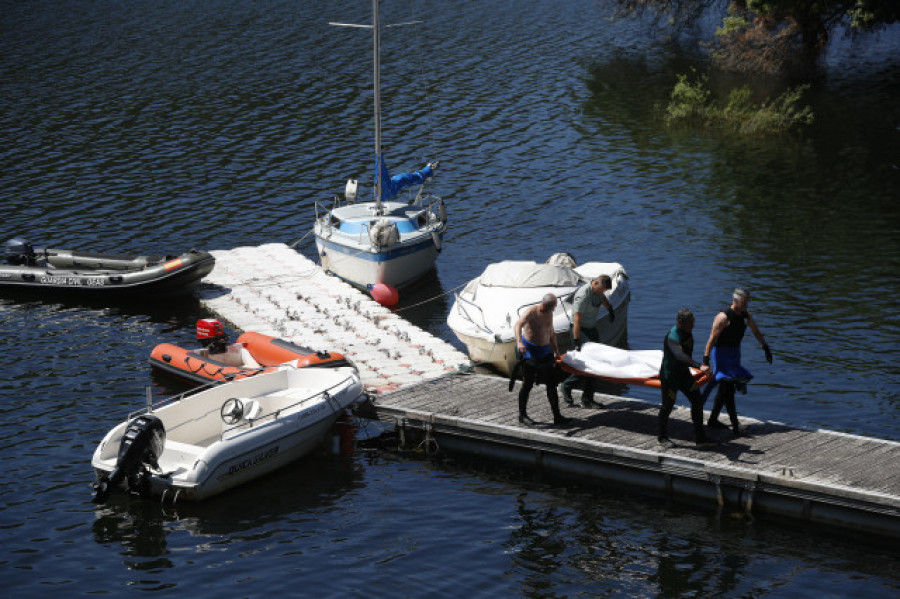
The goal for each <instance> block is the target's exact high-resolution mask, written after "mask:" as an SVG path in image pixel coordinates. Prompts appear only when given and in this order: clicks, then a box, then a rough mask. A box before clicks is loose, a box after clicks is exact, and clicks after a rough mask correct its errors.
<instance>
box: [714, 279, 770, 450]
mask: <svg viewBox="0 0 900 599" xmlns="http://www.w3.org/2000/svg"><path fill="white" fill-rule="evenodd" d="M749 303H750V294H749V293H748V292H747V290H746V289H741V288H740V287H738V288H737V289H735V290H734V293H733V294H732V297H731V306H730V307H728V308H726V309H725V310H723V311H721V312H719V313H718V314H717V315H716V318H715V320H713V326H712V331H710V333H709V340H708V341H707V342H706V351H704V352H703V363H704V364H710V363H711V365H712V371H713V374H714V375H715V380H714V381H713V382H712V383H711V384H710V386H709V387H707V389H706V393H705V395H707V396H708V395H709V393H710V391H712V388H713V387H715V386H716V385H718V387H719V390H718V392H717V393H716V398H715V400H713V408H712V412H711V413H710V415H709V423H708V426H709V427H711V428H728V427H727V425H725V424H723V423H721V422H719V413H720V412H721V411H722V407H723V406H724V407H725V408H726V409H727V410H728V418H729V419H730V420H731V429H732V431H733V433H734V436H735V437H739V436H740V434H741V433H740V430H741V429H740V427H739V426H738V417H737V406H735V403H734V392H735V390H736V389H737V388H741V389H743V390H745V389H746V386H745V385H746V384H747V381H749V380H750V379H752V378H753V374H752V373H751V372H750V371H749V370H747V369H746V368H744V367H743V366H741V341H742V340H743V339H744V333H745V332H746V331H747V327H750V331H751V332H752V333H753V336H754V337H756V340H757V341H759V343H760V345H762V349H763V351H764V352H765V354H766V361H767V362H768V363H769V364H771V363H772V351H771V350H770V349H769V344H768V343H766V338H765V337H763V334H762V331H760V330H759V327H758V326H756V322H755V321H754V320H753V316H752V315H751V314H750V311H749V310H747V306H748V304H749ZM704 399H705V397H704Z"/></svg>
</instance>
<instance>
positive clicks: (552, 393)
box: [547, 383, 563, 421]
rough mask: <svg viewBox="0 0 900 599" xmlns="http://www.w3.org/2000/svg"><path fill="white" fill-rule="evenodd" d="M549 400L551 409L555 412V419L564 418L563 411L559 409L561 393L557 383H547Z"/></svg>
mask: <svg viewBox="0 0 900 599" xmlns="http://www.w3.org/2000/svg"><path fill="white" fill-rule="evenodd" d="M547 400H548V401H549V402H550V411H551V412H553V420H554V421H557V420H562V417H563V415H562V412H560V411H559V394H558V393H557V392H556V385H555V384H549V383H548V384H547Z"/></svg>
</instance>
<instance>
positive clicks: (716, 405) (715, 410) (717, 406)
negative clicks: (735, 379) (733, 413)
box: [709, 381, 734, 426]
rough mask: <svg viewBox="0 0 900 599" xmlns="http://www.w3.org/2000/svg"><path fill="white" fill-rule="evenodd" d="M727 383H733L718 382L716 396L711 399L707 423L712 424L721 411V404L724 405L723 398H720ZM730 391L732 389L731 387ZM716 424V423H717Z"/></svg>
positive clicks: (729, 383) (728, 383)
mask: <svg viewBox="0 0 900 599" xmlns="http://www.w3.org/2000/svg"><path fill="white" fill-rule="evenodd" d="M728 385H733V383H731V382H729V381H722V382H720V383H718V385H717V386H718V389H716V397H715V398H714V399H713V407H712V410H711V411H710V413H709V423H710V424H712V423H713V422H716V421H717V420H718V419H719V414H720V413H721V412H722V406H723V405H724V400H723V399H722V394H723V393H724V392H725V387H726V386H728ZM732 393H734V390H733V389H732ZM717 426H718V425H717Z"/></svg>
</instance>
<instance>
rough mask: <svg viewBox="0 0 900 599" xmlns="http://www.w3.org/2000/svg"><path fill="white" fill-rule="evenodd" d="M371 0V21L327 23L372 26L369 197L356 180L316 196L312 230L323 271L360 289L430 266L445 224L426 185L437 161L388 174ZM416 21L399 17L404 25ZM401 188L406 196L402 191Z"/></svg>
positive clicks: (404, 280) (401, 283) (401, 280)
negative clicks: (326, 196) (339, 192)
mask: <svg viewBox="0 0 900 599" xmlns="http://www.w3.org/2000/svg"><path fill="white" fill-rule="evenodd" d="M378 4H379V0H373V2H372V12H373V19H372V24H371V25H353V24H349V23H330V25H335V26H339V27H359V28H364V29H372V31H373V43H374V52H373V54H374V70H375V73H374V85H375V102H374V104H375V184H374V197H373V199H372V200H371V201H361V202H357V195H358V193H359V182H358V181H357V180H355V179H350V180H349V181H348V182H347V185H346V188H345V191H344V198H343V200H342V199H341V198H340V197H339V196H338V197H335V198H334V200H333V201H332V203H331V205H323V204H321V203H319V202H316V220H315V224H314V225H313V232H314V233H315V238H316V248H317V250H318V252H319V259H320V262H321V264H322V268H324V269H325V270H326V271H327V272H330V273H331V274H333V275H336V276H338V277H340V278H342V279H344V280H345V281H347V282H349V283H351V284H352V285H354V286H356V287H359V288H361V289H364V290H371V289H372V287H374V286H375V285H377V284H379V283H381V284H387V285H390V286H392V287H394V288H395V289H399V288H402V287H405V286H408V285H410V284H412V283H414V282H415V281H416V280H418V279H419V278H421V277H422V276H423V275H425V274H426V273H428V272H429V271H431V270H432V269H433V268H434V263H435V261H436V260H437V256H438V254H439V253H440V251H441V244H442V241H443V235H444V231H445V230H446V228H447V209H446V206H445V205H444V201H443V199H441V198H440V197H437V196H435V195H433V194H432V193H431V191H430V190H429V184H430V183H431V181H432V180H433V177H434V174H435V170H436V168H437V166H438V165H437V162H432V163H429V164H427V165H425V166H424V167H423V168H422V169H420V170H418V171H414V172H406V173H402V174H399V175H395V176H393V177H391V176H390V173H389V171H388V167H387V165H386V162H385V157H384V153H383V152H382V147H381V76H380V70H381V64H380V51H381V48H380V45H381V24H380V22H379V17H378ZM408 24H414V23H401V25H408ZM404 191H405V194H406V195H405V197H402V196H400V193H401V192H404Z"/></svg>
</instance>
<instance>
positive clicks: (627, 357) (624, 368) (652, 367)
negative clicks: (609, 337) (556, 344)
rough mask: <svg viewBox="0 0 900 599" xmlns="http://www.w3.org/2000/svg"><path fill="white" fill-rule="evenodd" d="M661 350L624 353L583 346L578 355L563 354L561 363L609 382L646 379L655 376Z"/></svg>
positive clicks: (575, 352) (595, 344)
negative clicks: (612, 380)
mask: <svg viewBox="0 0 900 599" xmlns="http://www.w3.org/2000/svg"><path fill="white" fill-rule="evenodd" d="M662 358H663V352H662V350H661V349H641V350H627V349H619V348H618V347H612V346H611V345H604V344H602V343H585V344H584V345H583V346H582V347H581V351H578V350H574V349H573V350H572V351H570V352H567V353H566V354H565V355H564V356H563V357H562V361H563V362H564V363H565V364H567V365H568V366H571V367H572V368H574V369H575V370H580V371H582V372H586V373H588V374H593V375H596V376H602V377H607V378H612V379H646V378H650V377H654V376H656V375H658V374H659V367H660V365H661V364H662Z"/></svg>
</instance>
